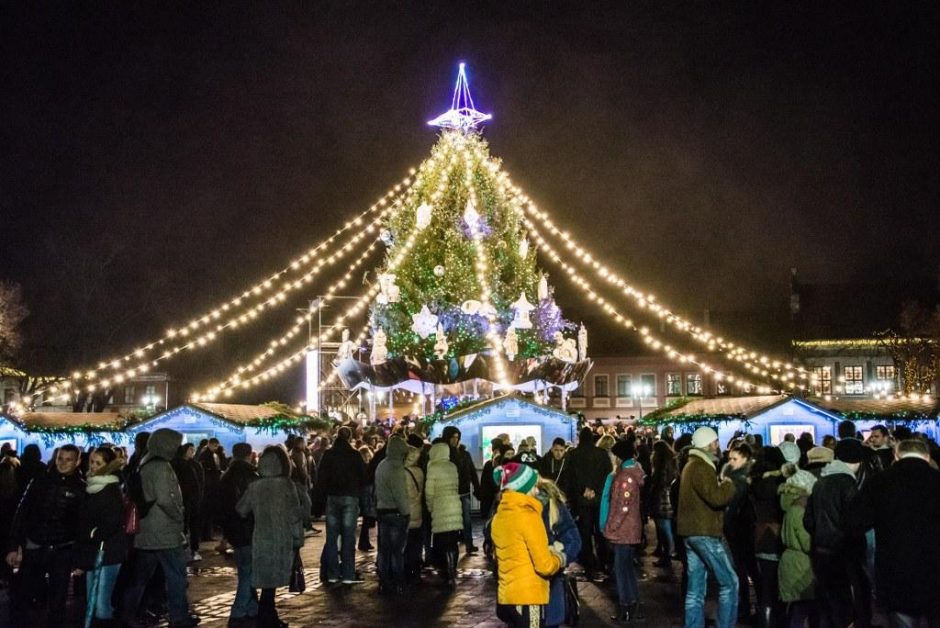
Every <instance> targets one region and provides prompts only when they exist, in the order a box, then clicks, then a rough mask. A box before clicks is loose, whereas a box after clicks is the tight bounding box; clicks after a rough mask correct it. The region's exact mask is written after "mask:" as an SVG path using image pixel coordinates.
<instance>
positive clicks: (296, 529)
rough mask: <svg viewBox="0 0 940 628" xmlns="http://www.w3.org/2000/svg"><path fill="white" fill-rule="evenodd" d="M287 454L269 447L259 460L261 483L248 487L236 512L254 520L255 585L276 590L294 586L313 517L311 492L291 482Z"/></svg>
mask: <svg viewBox="0 0 940 628" xmlns="http://www.w3.org/2000/svg"><path fill="white" fill-rule="evenodd" d="M289 473H290V463H289V460H288V456H287V452H286V451H284V450H283V449H280V448H278V447H268V448H266V449H265V450H264V453H262V454H261V458H260V459H259V460H258V474H259V475H260V476H261V477H260V478H259V479H257V480H255V481H253V482H251V483H250V484H248V487H247V489H246V490H245V494H244V495H242V497H241V499H240V500H238V504H237V505H236V507H235V510H236V512H238V514H240V515H241V516H243V517H247V516H249V515H251V516H252V518H253V519H254V528H253V530H252V536H251V585H252V586H253V587H257V588H259V589H272V588H277V587H282V586H286V585H288V584H289V583H290V574H291V567H292V566H293V564H294V553H295V552H296V550H297V549H298V548H300V547H302V546H303V544H304V525H305V524H306V522H307V521H308V520H309V517H310V498H309V497H308V496H307V491H306V490H304V488H303V487H302V486H301V485H299V484H298V483H297V482H294V481H293V480H291V479H290V475H289Z"/></svg>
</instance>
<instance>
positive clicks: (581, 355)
mask: <svg viewBox="0 0 940 628" xmlns="http://www.w3.org/2000/svg"><path fill="white" fill-rule="evenodd" d="M587 348H588V339H587V327H585V326H584V323H581V327H580V328H579V329H578V362H582V361H584V360H586V359H587Z"/></svg>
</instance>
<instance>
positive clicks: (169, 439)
mask: <svg viewBox="0 0 940 628" xmlns="http://www.w3.org/2000/svg"><path fill="white" fill-rule="evenodd" d="M182 442H183V435H182V434H180V433H179V432H177V431H175V430H171V429H167V428H161V429H159V430H157V431H155V432H154V433H153V434H152V435H151V436H150V440H149V442H148V443H147V454H146V455H145V456H144V457H143V458H142V459H141V461H140V467H139V468H138V470H137V471H136V475H134V474H132V475H131V476H130V477H129V479H128V484H129V493H130V495H131V498H132V499H133V500H134V502H135V503H136V504H137V509H138V514H139V516H140V531H139V532H138V533H137V535H136V536H135V537H134V549H135V550H136V553H135V566H134V571H133V574H132V575H131V580H130V583H129V585H128V587H127V590H126V591H125V593H124V607H123V613H124V621H125V622H126V623H128V624H129V625H132V626H134V625H138V622H137V621H136V614H137V608H138V606H139V605H140V600H141V598H142V597H143V594H144V590H145V589H146V587H147V583H148V582H149V581H150V578H151V577H153V574H154V571H156V569H157V565H159V566H160V567H161V568H162V569H163V576H164V579H165V581H166V598H167V608H168V610H169V615H170V627H171V628H190V627H192V626H195V625H197V624H198V623H199V617H198V616H196V615H191V614H190V612H189V600H188V599H187V597H186V548H187V545H188V542H187V539H186V535H185V534H184V532H183V530H184V528H185V521H186V516H185V511H184V509H183V496H182V491H181V490H180V485H179V481H178V480H177V479H176V473H175V472H174V471H173V466H172V464H171V461H172V460H173V457H174V456H175V455H176V451H177V449H178V448H179V446H180V444H182Z"/></svg>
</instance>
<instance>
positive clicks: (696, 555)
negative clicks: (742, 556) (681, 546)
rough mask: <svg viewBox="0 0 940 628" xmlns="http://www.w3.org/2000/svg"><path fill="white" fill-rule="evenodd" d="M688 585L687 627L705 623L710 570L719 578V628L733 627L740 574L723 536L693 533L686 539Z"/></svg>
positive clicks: (686, 596)
mask: <svg viewBox="0 0 940 628" xmlns="http://www.w3.org/2000/svg"><path fill="white" fill-rule="evenodd" d="M685 550H686V556H687V558H688V574H689V588H688V591H687V592H686V594H685V628H703V627H704V626H705V589H706V587H707V586H708V572H709V571H710V572H712V575H714V576H715V580H717V581H718V617H717V618H716V622H715V623H716V626H717V628H734V625H735V622H736V621H737V615H738V576H737V574H736V573H735V571H734V565H732V564H731V559H730V558H729V557H728V552H727V551H726V550H725V545H724V543H722V541H721V539H720V538H717V537H712V536H690V537H688V538H686V539H685Z"/></svg>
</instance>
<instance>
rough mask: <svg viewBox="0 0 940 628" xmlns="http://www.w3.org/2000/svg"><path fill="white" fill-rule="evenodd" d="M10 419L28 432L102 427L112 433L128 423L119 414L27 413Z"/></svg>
mask: <svg viewBox="0 0 940 628" xmlns="http://www.w3.org/2000/svg"><path fill="white" fill-rule="evenodd" d="M8 418H10V420H12V421H13V422H14V423H18V424H19V425H22V426H23V427H25V428H26V429H27V430H32V429H44V430H54V429H56V428H62V429H67V428H73V427H91V428H94V427H100V428H101V429H102V430H103V431H111V430H113V429H114V428H117V429H119V430H120V429H123V427H124V425H125V423H126V422H127V419H126V417H124V416H123V415H121V414H119V413H117V412H27V413H26V414H24V415H22V416H18V417H8Z"/></svg>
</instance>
